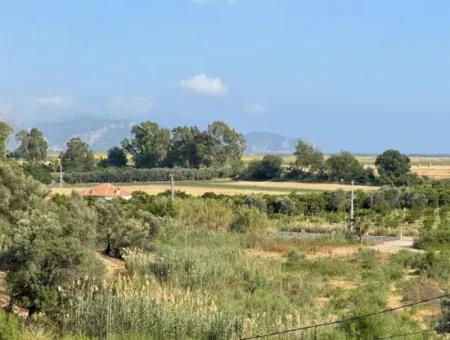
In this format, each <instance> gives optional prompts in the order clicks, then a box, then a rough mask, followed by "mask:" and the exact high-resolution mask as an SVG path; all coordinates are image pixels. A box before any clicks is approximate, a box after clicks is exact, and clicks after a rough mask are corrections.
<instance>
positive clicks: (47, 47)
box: [0, 0, 450, 154]
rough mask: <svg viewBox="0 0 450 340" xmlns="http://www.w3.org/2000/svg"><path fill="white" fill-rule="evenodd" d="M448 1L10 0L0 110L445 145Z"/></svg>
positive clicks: (30, 117) (352, 143)
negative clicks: (17, 0) (107, 0)
mask: <svg viewBox="0 0 450 340" xmlns="http://www.w3.org/2000/svg"><path fill="white" fill-rule="evenodd" d="M449 10H450V3H447V2H443V1H438V2H433V3H432V4H430V3H429V2H423V1H418V0H416V1H405V0H402V1H397V2H395V3H393V2H389V1H386V0H383V1H378V2H370V3H369V2H361V1H356V0H353V1H348V2H345V3H342V2H339V3H333V2H330V1H325V0H319V1H310V2H284V1H273V0H234V1H230V0H202V1H199V0H178V1H171V2H168V1H162V0H160V1H157V0H155V1H132V2H127V3H107V4H105V3H100V2H95V1H87V0H83V1H78V2H76V3H67V2H64V3H62V2H58V1H41V2H35V3H27V5H26V6H25V5H23V4H19V3H14V2H9V3H6V4H4V6H3V11H2V13H0V46H1V48H2V53H1V54H0V74H2V80H3V81H2V82H1V83H0V117H1V116H2V115H4V116H7V117H10V118H12V119H15V120H17V121H21V122H24V123H25V124H26V125H27V126H32V125H33V124H37V123H42V122H45V121H59V122H63V121H66V120H68V119H70V118H71V117H78V116H89V117H94V116H95V117H101V118H105V119H114V120H120V121H127V122H128V121H135V122H139V121H142V120H154V121H156V122H158V123H160V124H161V125H162V126H166V127H173V126H177V125H186V124H187V125H198V126H200V127H204V126H206V124H207V123H208V122H210V121H213V120H218V119H219V120H224V121H226V122H228V123H229V124H230V125H231V126H233V127H234V128H236V129H237V130H239V131H242V132H243V133H249V132H253V131H267V132H271V133H277V134H280V135H283V136H286V137H290V138H304V139H305V140H307V141H309V142H311V143H313V144H314V145H316V146H318V147H320V148H322V149H323V150H325V151H326V152H336V151H340V150H349V151H351V152H355V153H379V152H381V151H383V150H385V149H388V148H396V149H399V150H401V151H402V152H405V153H410V154H448V153H450V150H449V143H448V137H447V134H448V127H449V126H450V100H449V99H448V98H449V96H448V91H449V89H450V86H449V85H450V67H449V66H450V45H448V44H446V42H447V41H448V40H449V38H450V26H449V25H448V23H447V16H448V13H449Z"/></svg>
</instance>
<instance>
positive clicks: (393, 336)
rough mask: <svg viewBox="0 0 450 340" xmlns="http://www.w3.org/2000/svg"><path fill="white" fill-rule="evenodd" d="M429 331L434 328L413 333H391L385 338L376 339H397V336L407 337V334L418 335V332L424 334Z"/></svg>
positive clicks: (377, 339)
mask: <svg viewBox="0 0 450 340" xmlns="http://www.w3.org/2000/svg"><path fill="white" fill-rule="evenodd" d="M428 332H433V330H432V329H425V330H423V331H417V332H411V333H403V334H394V335H389V336H387V337H384V338H376V340H386V339H395V338H401V337H406V336H409V335H417V334H423V333H428Z"/></svg>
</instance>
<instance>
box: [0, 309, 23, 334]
mask: <svg viewBox="0 0 450 340" xmlns="http://www.w3.org/2000/svg"><path fill="white" fill-rule="evenodd" d="M19 326H20V325H19V322H18V321H17V319H16V318H15V317H14V315H12V314H8V313H5V312H4V311H2V310H0V340H15V339H17V340H19V339H20V331H19Z"/></svg>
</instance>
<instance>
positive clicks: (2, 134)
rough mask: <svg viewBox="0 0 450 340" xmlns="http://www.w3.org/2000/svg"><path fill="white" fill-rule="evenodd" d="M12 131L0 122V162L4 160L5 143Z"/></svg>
mask: <svg viewBox="0 0 450 340" xmlns="http://www.w3.org/2000/svg"><path fill="white" fill-rule="evenodd" d="M11 132H12V129H11V128H10V127H9V125H8V124H6V123H5V122H0V160H4V159H5V158H6V142H7V141H8V137H9V135H10V134H11Z"/></svg>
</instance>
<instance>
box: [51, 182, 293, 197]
mask: <svg viewBox="0 0 450 340" xmlns="http://www.w3.org/2000/svg"><path fill="white" fill-rule="evenodd" d="M122 186H123V185H122ZM125 186H126V189H127V190H128V191H131V192H134V191H144V192H145V193H147V194H149V195H157V194H160V193H162V192H165V191H167V190H170V185H169V184H139V185H125ZM176 190H179V191H183V192H185V193H187V194H190V195H193V196H201V195H203V194H204V193H206V192H214V193H215V194H224V195H251V194H257V193H259V194H274V195H285V194H286V192H285V191H276V190H275V191H272V190H270V191H266V190H254V189H245V188H242V189H235V188H223V187H209V186H208V187H200V186H199V187H193V186H183V185H177V186H176ZM72 191H82V188H77V187H69V188H62V189H61V188H53V189H52V193H55V194H56V193H59V194H65V195H67V194H70V193H71V192H72Z"/></svg>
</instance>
